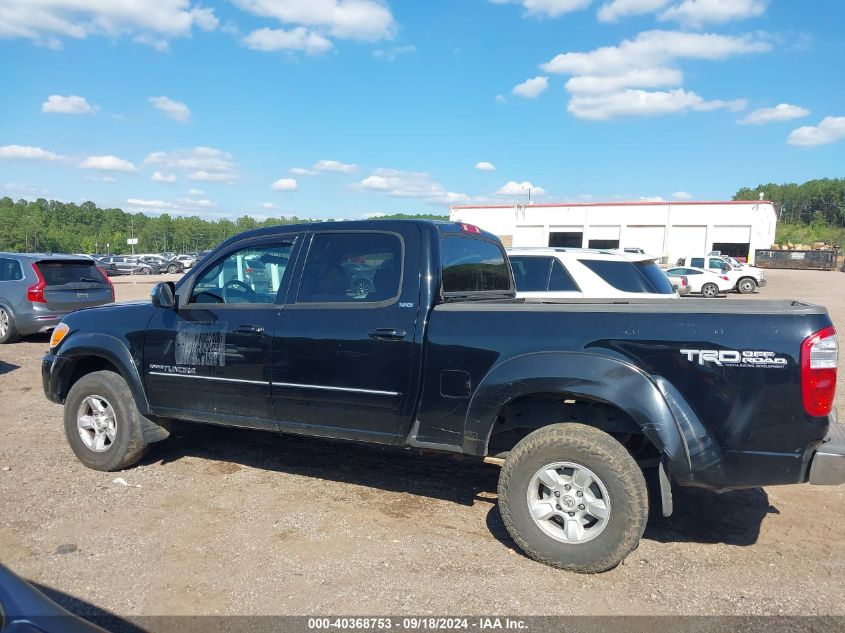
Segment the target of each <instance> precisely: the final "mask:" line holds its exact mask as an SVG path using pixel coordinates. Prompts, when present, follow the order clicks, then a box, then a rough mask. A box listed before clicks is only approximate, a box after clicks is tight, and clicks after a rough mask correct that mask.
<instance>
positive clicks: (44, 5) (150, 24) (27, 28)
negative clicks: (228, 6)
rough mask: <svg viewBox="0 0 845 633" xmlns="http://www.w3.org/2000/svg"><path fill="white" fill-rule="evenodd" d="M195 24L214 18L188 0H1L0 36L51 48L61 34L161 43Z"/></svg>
mask: <svg viewBox="0 0 845 633" xmlns="http://www.w3.org/2000/svg"><path fill="white" fill-rule="evenodd" d="M194 26H197V27H199V28H200V29H203V30H206V31H210V30H213V29H215V28H216V27H217V18H216V17H215V15H214V11H213V10H212V9H206V8H202V7H199V6H195V5H193V4H192V2H191V0H156V1H155V2H143V1H141V0H132V1H126V0H124V1H122V2H118V1H111V0H38V1H33V0H2V1H1V2H0V38H18V37H22V38H27V39H30V40H32V41H33V42H34V43H36V44H39V45H42V46H47V47H49V48H53V49H60V48H61V47H62V40H61V38H67V37H69V38H73V39H84V38H86V37H88V36H89V35H105V36H108V37H118V36H121V35H128V36H131V37H133V38H134V39H135V40H136V41H139V42H141V43H147V44H152V45H155V46H158V47H161V42H164V43H165V45H166V42H167V40H168V39H173V38H177V37H188V36H190V35H191V31H192V30H193V27H194Z"/></svg>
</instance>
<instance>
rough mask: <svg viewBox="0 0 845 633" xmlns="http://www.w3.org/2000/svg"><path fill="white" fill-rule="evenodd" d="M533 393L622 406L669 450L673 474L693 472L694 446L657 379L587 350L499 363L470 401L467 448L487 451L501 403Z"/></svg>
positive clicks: (651, 437) (471, 451)
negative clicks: (691, 453)
mask: <svg viewBox="0 0 845 633" xmlns="http://www.w3.org/2000/svg"><path fill="white" fill-rule="evenodd" d="M534 393H560V394H562V395H563V394H566V395H569V396H574V397H582V398H586V399H590V400H598V401H601V402H607V403H608V404H611V405H613V406H615V407H618V408H619V409H621V410H622V411H624V412H625V413H627V414H628V415H629V416H630V417H631V419H632V420H633V421H634V422H635V423H636V424H637V425H638V426H639V427H640V428H641V429H642V431H643V434H644V435H645V436H646V437H647V438H648V439H649V440H650V441H651V442H652V443H653V444H654V445H655V447H657V449H658V450H659V451H660V452H661V453H664V454H665V455H666V458H667V459H668V461H669V463H670V464H671V466H672V470H673V473H674V472H678V471H679V474H680V473H684V474H685V473H688V472H689V470H690V459H689V451H688V448H687V446H686V443H685V441H684V436H683V433H682V431H681V429H680V427H679V426H678V423H677V421H676V420H675V417H674V415H673V414H672V410H671V409H670V407H669V405H668V404H667V402H666V399H665V398H664V395H663V393H662V392H661V391H660V389H659V388H658V386H657V384H655V382H654V381H653V380H652V378H651V377H650V376H649V375H648V374H646V373H645V372H643V371H642V370H641V369H639V368H638V367H635V366H634V365H631V364H629V363H626V362H624V361H622V360H618V359H615V358H610V357H607V356H601V355H598V354H591V353H587V352H533V353H528V354H524V355H521V356H515V357H513V358H509V359H507V360H505V361H504V362H502V363H500V364H499V365H497V366H496V367H494V368H493V369H492V370H491V371H490V372H489V373H488V374H487V375H486V376H485V377H484V379H483V380H482V381H481V383H480V384H479V385H478V388H477V389H476V390H475V393H474V394H473V396H472V399H471V400H470V404H469V407H468V411H467V417H466V421H465V426H464V452H465V453H468V454H472V455H479V456H484V455H486V454H487V445H488V442H489V440H490V435H491V433H492V430H493V425H494V424H495V421H496V418H497V417H498V414H499V412H500V411H501V409H502V407H504V406H505V405H506V404H508V403H509V402H512V401H513V400H515V399H517V398H519V397H521V396H527V395H531V394H534Z"/></svg>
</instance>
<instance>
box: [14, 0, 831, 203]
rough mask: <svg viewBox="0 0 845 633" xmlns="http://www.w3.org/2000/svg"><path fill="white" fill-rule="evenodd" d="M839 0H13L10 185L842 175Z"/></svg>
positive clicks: (57, 194) (156, 189) (545, 183)
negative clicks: (803, 0) (805, 0)
mask: <svg viewBox="0 0 845 633" xmlns="http://www.w3.org/2000/svg"><path fill="white" fill-rule="evenodd" d="M843 19H845V5H843V3H842V2H841V0H814V1H812V2H794V1H792V0H592V1H590V0H495V1H491V0H426V1H425V2H423V1H417V0H389V1H387V0H386V1H382V0H217V1H215V2H212V1H211V0H204V1H203V2H196V1H194V0H122V1H119V2H118V1H116V0H115V1H114V2H113V1H111V0H39V2H38V3H34V2H31V1H30V0H0V82H2V86H3V95H2V97H0V195H9V196H12V197H13V198H19V197H24V198H35V197H46V198H56V199H60V200H65V201H77V202H81V201H84V200H93V201H95V202H96V203H98V204H99V205H102V206H117V207H122V208H124V209H128V210H141V211H145V212H149V213H160V212H164V211H166V212H169V213H175V214H199V215H202V216H204V217H215V216H229V217H235V216H239V215H243V214H245V213H246V214H249V215H253V216H256V217H262V216H279V215H299V216H300V217H348V218H352V217H363V216H366V215H369V214H378V213H390V212H400V211H401V212H409V213H415V212H418V213H433V212H444V213H445V212H446V211H447V209H448V207H449V205H450V204H488V203H512V202H514V201H515V200H516V199H517V197H518V196H519V197H524V196H525V190H526V189H527V188H529V187H530V188H531V189H532V192H533V198H534V199H535V200H536V201H545V202H550V201H569V200H575V201H589V200H592V201H601V200H621V199H624V200H639V199H644V198H651V197H660V198H663V199H666V200H671V199H728V198H730V196H731V195H732V194H733V193H734V192H735V191H736V189H737V188H739V187H741V186H745V185H749V186H754V185H756V184H758V183H760V182H770V181H774V182H785V181H797V182H801V181H804V180H807V179H811V178H822V177H842V176H843V175H845V174H843V173H842V165H843V164H845V160H843V159H845V82H844V81H843V80H842V78H841V77H842V66H843V61H845V38H843V37H842V35H841V24H842V22H843Z"/></svg>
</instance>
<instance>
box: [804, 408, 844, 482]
mask: <svg viewBox="0 0 845 633" xmlns="http://www.w3.org/2000/svg"><path fill="white" fill-rule="evenodd" d="M809 479H810V483H811V484H819V485H823V486H838V485H839V484H845V424H838V423H836V422H834V423H833V424H831V425H830V428H829V430H828V433H827V437H826V438H825V439H824V441H823V442H822V443H821V444H819V446H818V447H817V448H816V451H815V453H813V459H812V461H811V462H810V477H809Z"/></svg>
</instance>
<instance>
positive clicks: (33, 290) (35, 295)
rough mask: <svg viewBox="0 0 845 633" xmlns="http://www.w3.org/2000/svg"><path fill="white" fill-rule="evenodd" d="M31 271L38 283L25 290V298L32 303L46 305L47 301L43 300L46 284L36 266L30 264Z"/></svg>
mask: <svg viewBox="0 0 845 633" xmlns="http://www.w3.org/2000/svg"><path fill="white" fill-rule="evenodd" d="M32 270H33V271H34V272H35V276H36V277H38V281H36V282H35V283H34V284H32V285H31V286H30V287H29V288H27V289H26V298H27V299H29V300H30V301H31V302H32V303H47V300H46V299H45V298H44V288H46V287H47V282H46V281H44V276H43V275H42V274H41V271H40V270H38V264H32Z"/></svg>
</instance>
